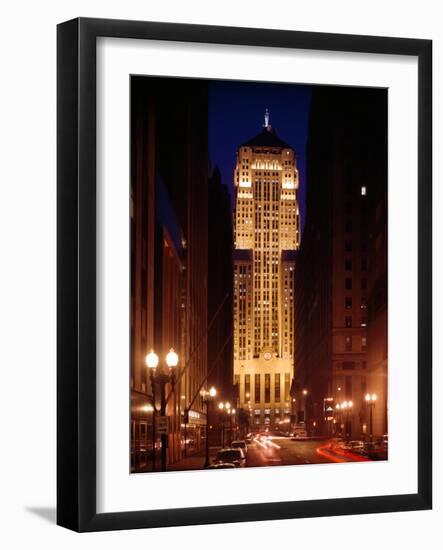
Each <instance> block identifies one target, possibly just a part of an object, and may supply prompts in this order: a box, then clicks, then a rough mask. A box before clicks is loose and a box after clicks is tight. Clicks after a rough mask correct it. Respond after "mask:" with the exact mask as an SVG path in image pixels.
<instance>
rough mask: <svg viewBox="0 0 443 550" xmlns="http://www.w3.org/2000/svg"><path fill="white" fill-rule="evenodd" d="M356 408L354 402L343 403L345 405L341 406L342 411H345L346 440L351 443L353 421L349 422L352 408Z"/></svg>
mask: <svg viewBox="0 0 443 550" xmlns="http://www.w3.org/2000/svg"><path fill="white" fill-rule="evenodd" d="M353 406H354V403H353V402H352V401H343V403H342V404H341V406H340V410H343V411H344V412H345V438H346V441H349V439H350V437H351V429H350V424H351V421H350V420H349V415H350V414H351V412H352V407H353Z"/></svg>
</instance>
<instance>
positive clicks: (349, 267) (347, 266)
mask: <svg viewBox="0 0 443 550" xmlns="http://www.w3.org/2000/svg"><path fill="white" fill-rule="evenodd" d="M345 270H346V271H352V260H345Z"/></svg>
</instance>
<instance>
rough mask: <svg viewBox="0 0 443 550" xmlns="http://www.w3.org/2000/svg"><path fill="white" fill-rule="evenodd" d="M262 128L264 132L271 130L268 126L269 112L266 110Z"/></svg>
mask: <svg viewBox="0 0 443 550" xmlns="http://www.w3.org/2000/svg"><path fill="white" fill-rule="evenodd" d="M263 128H266V130H268V131H269V130H270V129H271V125H270V124H269V111H268V109H266V110H265V123H264V124H263Z"/></svg>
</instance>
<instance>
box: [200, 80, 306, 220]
mask: <svg viewBox="0 0 443 550" xmlns="http://www.w3.org/2000/svg"><path fill="white" fill-rule="evenodd" d="M310 100H311V87H310V86H303V85H298V84H270V83H255V82H234V81H232V82H230V81H216V80H214V81H210V82H209V107H208V115H209V116H208V126H209V128H208V135H209V157H210V161H211V167H212V168H214V167H215V166H216V165H218V166H219V168H220V170H221V174H222V181H223V183H225V184H227V185H228V186H229V189H230V191H231V196H233V173H234V166H235V153H236V151H237V149H238V147H239V146H240V145H241V144H242V143H243V142H245V141H247V140H248V139H250V138H252V137H254V136H255V135H256V134H258V133H259V132H261V130H262V125H263V122H264V112H265V109H266V108H267V109H269V112H270V124H271V126H272V127H273V128H274V129H275V131H276V132H277V135H278V136H279V137H280V138H281V139H283V140H284V141H285V142H286V143H288V144H289V145H291V147H292V148H293V149H295V151H296V153H297V166H298V169H299V174H300V193H299V199H300V211H301V216H302V225H304V222H305V211H306V210H305V196H306V160H305V156H306V137H307V126H308V116H309V106H310Z"/></svg>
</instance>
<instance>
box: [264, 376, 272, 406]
mask: <svg viewBox="0 0 443 550" xmlns="http://www.w3.org/2000/svg"><path fill="white" fill-rule="evenodd" d="M270 401H271V375H270V374H265V403H269V402H270Z"/></svg>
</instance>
